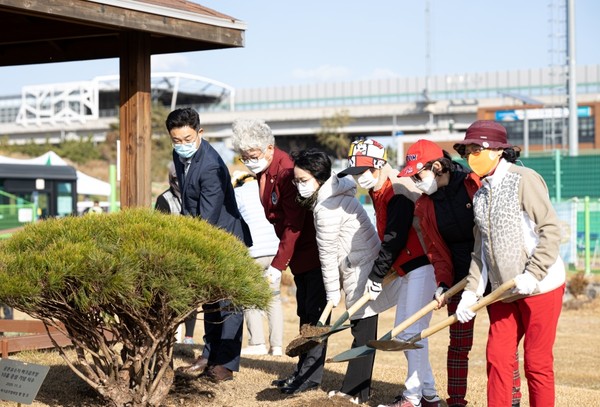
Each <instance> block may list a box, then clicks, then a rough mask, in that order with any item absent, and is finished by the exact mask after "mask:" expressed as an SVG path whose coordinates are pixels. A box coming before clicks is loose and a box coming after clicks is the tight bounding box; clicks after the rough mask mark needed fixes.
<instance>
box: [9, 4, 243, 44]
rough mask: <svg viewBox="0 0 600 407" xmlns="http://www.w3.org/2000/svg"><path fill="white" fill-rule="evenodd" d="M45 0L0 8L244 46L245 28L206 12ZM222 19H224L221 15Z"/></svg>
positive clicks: (70, 20)
mask: <svg viewBox="0 0 600 407" xmlns="http://www.w3.org/2000/svg"><path fill="white" fill-rule="evenodd" d="M73 3H74V2H73V0H45V1H30V2H23V0H2V5H0V10H3V9H4V10H11V11H12V12H15V13H21V14H28V15H34V16H39V15H40V14H41V15H43V16H44V18H46V19H56V20H61V21H69V22H78V23H79V24H85V25H96V26H100V27H102V26H104V27H112V28H113V29H118V30H129V29H131V30H139V31H144V32H149V33H154V34H159V35H166V36H173V37H180V38H192V39H194V40H196V41H198V42H211V43H216V44H219V48H221V47H222V48H226V47H243V46H244V29H243V28H240V29H237V28H229V27H222V26H217V25H212V24H211V20H212V19H214V21H215V23H218V19H215V18H214V17H212V16H208V15H205V17H206V19H207V22H206V23H204V22H197V21H190V20H184V19H180V18H174V17H168V16H164V15H159V14H151V13H145V12H143V11H138V10H132V9H127V8H123V7H117V6H112V5H108V4H102V3H95V2H92V1H77V2H75V3H76V6H74V4H73ZM221 20H223V19H222V18H221Z"/></svg>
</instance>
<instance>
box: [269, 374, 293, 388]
mask: <svg viewBox="0 0 600 407" xmlns="http://www.w3.org/2000/svg"><path fill="white" fill-rule="evenodd" d="M295 379H296V376H294V375H291V376H290V377H286V378H285V379H277V380H273V381H272V382H271V385H272V386H276V387H280V388H281V387H286V386H289V385H291V384H292V383H293V382H294V380H295Z"/></svg>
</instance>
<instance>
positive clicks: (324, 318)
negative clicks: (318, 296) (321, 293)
mask: <svg viewBox="0 0 600 407" xmlns="http://www.w3.org/2000/svg"><path fill="white" fill-rule="evenodd" d="M332 309H333V302H332V301H327V304H326V305H325V308H323V313H322V314H321V318H319V321H318V322H317V326H323V325H325V322H327V318H328V317H329V314H331V310H332Z"/></svg>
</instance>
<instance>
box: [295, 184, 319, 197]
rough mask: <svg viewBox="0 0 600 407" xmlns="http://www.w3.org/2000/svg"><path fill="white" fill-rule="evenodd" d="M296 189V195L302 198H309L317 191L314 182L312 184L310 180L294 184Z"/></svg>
mask: <svg viewBox="0 0 600 407" xmlns="http://www.w3.org/2000/svg"><path fill="white" fill-rule="evenodd" d="M296 188H298V194H300V196H301V197H302V198H310V197H311V196H312V194H314V193H315V191H316V190H317V188H316V187H315V182H312V179H311V180H309V181H306V182H299V183H298V184H296Z"/></svg>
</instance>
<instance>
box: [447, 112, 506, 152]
mask: <svg viewBox="0 0 600 407" xmlns="http://www.w3.org/2000/svg"><path fill="white" fill-rule="evenodd" d="M467 144H477V145H479V146H482V147H483V148H509V147H513V146H512V144H508V139H507V135H506V129H505V128H504V126H503V125H501V124H500V123H497V122H495V121H493V120H477V121H476V122H474V123H473V124H471V125H470V126H469V128H468V129H467V132H466V134H465V139H464V140H463V141H459V142H458V143H456V144H454V149H455V150H456V151H457V152H458V153H459V154H461V151H460V150H462V149H464V147H461V146H466V145H467ZM461 155H463V154H461Z"/></svg>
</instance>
